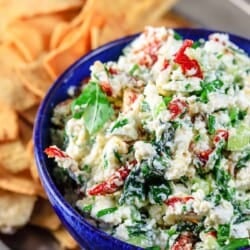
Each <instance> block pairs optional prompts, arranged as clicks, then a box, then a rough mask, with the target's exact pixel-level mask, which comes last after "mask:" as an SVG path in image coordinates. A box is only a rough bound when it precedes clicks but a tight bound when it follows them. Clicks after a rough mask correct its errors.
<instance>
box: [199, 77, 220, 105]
mask: <svg viewBox="0 0 250 250" xmlns="http://www.w3.org/2000/svg"><path fill="white" fill-rule="evenodd" d="M223 85H224V84H223V82H222V81H221V80H219V79H216V80H214V81H212V82H201V90H200V91H196V95H198V96H199V97H200V101H201V102H203V103H207V102H208V94H209V93H211V92H215V91H216V90H218V89H221V88H222V86H223Z"/></svg>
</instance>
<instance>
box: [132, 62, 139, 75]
mask: <svg viewBox="0 0 250 250" xmlns="http://www.w3.org/2000/svg"><path fill="white" fill-rule="evenodd" d="M137 70H140V67H139V65H138V64H134V66H133V67H132V69H131V70H130V71H129V74H130V75H131V76H134V74H135V72H136V71H137Z"/></svg>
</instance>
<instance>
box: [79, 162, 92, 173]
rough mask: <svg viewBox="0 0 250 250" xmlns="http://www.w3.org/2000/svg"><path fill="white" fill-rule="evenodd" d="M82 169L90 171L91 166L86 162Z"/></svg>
mask: <svg viewBox="0 0 250 250" xmlns="http://www.w3.org/2000/svg"><path fill="white" fill-rule="evenodd" d="M81 170H82V171H85V172H86V173H90V171H91V168H90V166H89V165H87V164H84V165H83V166H82V167H81Z"/></svg>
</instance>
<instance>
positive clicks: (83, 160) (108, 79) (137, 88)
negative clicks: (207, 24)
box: [45, 27, 250, 250]
mask: <svg viewBox="0 0 250 250" xmlns="http://www.w3.org/2000/svg"><path fill="white" fill-rule="evenodd" d="M90 69H91V76H90V79H89V80H88V84H84V85H83V87H82V89H81V93H80V95H78V96H76V97H74V98H72V99H69V100H67V101H65V102H63V103H61V104H59V105H58V106H56V107H55V109H54V114H53V117H52V123H53V126H54V127H53V129H52V137H53V138H55V139H54V141H53V143H54V144H55V145H54V146H51V147H49V148H47V149H46V150H45V152H46V153H47V154H48V156H49V157H53V158H54V159H55V161H56V163H57V167H56V168H58V167H59V168H60V169H63V170H64V174H66V175H68V176H69V177H70V178H71V179H72V180H73V182H74V183H75V184H76V186H77V189H76V193H77V194H78V199H77V202H76V204H75V206H76V207H77V209H78V210H79V211H81V212H82V213H83V214H84V215H85V216H89V217H90V218H94V219H95V221H96V222H97V225H98V226H99V227H100V228H102V230H105V231H106V232H108V233H110V234H111V235H113V236H114V237H117V238H119V239H121V240H124V241H126V242H129V243H131V244H135V245H138V246H141V247H144V248H149V249H171V250H181V249H184V250H189V249H207V250H213V249H237V248H238V247H242V246H248V245H250V244H249V242H250V240H249V236H250V143H249V142H250V58H249V57H248V55H247V54H246V53H244V51H242V50H240V49H239V48H238V47H237V46H236V45H235V44H233V43H232V42H230V40H229V37H228V35H227V34H217V33H215V34H211V35H210V36H209V38H208V40H207V41H205V40H199V41H192V40H188V39H185V40H184V39H182V37H181V36H180V35H179V34H177V33H175V32H174V31H173V30H171V29H166V28H163V27H161V28H152V27H147V28H146V29H145V31H144V32H143V33H142V34H141V35H140V36H139V37H138V38H136V39H135V40H134V41H133V42H132V43H131V44H130V45H129V46H127V47H126V48H125V49H124V51H123V54H122V55H121V56H120V57H119V59H118V61H117V62H107V63H103V62H100V61H97V62H95V63H94V64H93V65H92V66H91V68H90ZM62 141H64V142H63V143H62ZM59 148H60V149H59ZM63 185H64V184H63Z"/></svg>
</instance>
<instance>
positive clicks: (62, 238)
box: [52, 227, 77, 249]
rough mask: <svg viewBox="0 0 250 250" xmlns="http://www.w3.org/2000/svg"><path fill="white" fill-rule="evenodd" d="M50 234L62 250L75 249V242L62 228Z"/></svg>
mask: <svg viewBox="0 0 250 250" xmlns="http://www.w3.org/2000/svg"><path fill="white" fill-rule="evenodd" d="M52 233H53V235H54V236H55V238H56V239H57V240H58V241H59V243H60V245H61V246H62V247H63V248H68V249H73V248H76V247H77V243H76V242H75V240H74V239H73V238H72V237H71V235H70V234H69V233H68V232H67V231H66V229H64V228H63V227H61V228H59V229H58V230H56V231H54V232H52Z"/></svg>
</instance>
